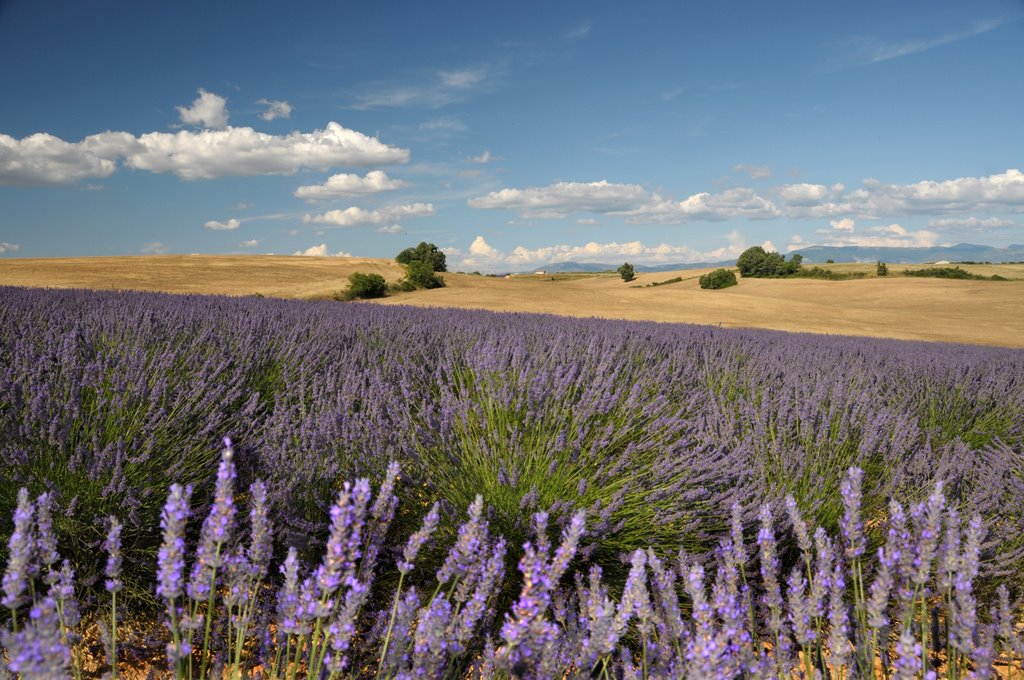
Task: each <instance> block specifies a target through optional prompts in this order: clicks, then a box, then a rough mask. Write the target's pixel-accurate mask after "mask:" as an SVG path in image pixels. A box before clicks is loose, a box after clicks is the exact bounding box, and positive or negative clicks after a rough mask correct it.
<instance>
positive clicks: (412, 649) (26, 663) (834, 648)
mask: <svg viewBox="0 0 1024 680" xmlns="http://www.w3.org/2000/svg"><path fill="white" fill-rule="evenodd" d="M235 474H236V471H235V464H234V458H233V451H232V449H231V445H230V442H227V443H226V447H225V449H224V451H223V453H222V457H221V462H220V465H219V468H218V474H217V485H216V496H215V499H214V501H213V503H212V505H211V507H210V510H209V513H208V514H207V516H206V519H205V521H204V522H203V524H202V531H201V532H200V538H199V541H198V544H197V545H196V546H195V548H194V550H191V551H185V550H184V548H183V543H182V541H183V539H182V536H183V534H184V533H185V531H184V530H185V523H186V520H187V514H186V513H185V512H184V510H183V508H185V507H186V506H187V505H188V503H187V499H188V491H187V490H183V489H182V487H180V486H178V485H175V486H174V487H172V489H171V491H170V493H169V495H168V497H167V501H166V504H165V506H164V510H163V518H164V521H163V530H164V535H163V546H162V548H161V550H160V557H159V560H158V564H157V565H155V566H156V570H157V572H158V580H159V586H158V594H159V596H160V597H161V598H162V599H163V601H164V603H165V611H164V613H163V615H162V616H161V619H162V621H163V623H164V625H165V627H166V635H165V638H166V639H167V640H168V641H169V642H168V643H167V652H166V655H158V656H156V657H155V658H154V659H153V660H151V663H152V667H151V668H150V669H149V670H150V671H153V672H156V673H160V674H164V675H169V676H170V677H174V678H185V677H189V678H192V677H197V676H198V677H200V678H203V677H206V676H210V677H218V678H220V677H267V678H294V677H316V678H322V677H329V678H342V677H351V678H356V677H366V678H369V677H374V678H413V677H416V678H448V677H452V678H463V677H469V678H524V679H525V678H592V677H601V678H625V677H628V678H683V677H686V678H691V677H692V678H706V677H708V678H710V677H716V678H717V677H737V676H740V675H742V676H744V677H753V678H762V677H765V678H767V677H805V678H811V677H832V678H842V677H850V678H875V677H884V678H889V677H898V678H912V677H919V676H921V675H925V676H928V677H938V676H939V675H944V676H945V677H947V678H963V677H974V678H989V677H993V676H994V675H995V674H996V673H999V674H1001V675H1003V676H1010V675H1012V674H1014V673H1024V667H1022V655H1024V632H1022V630H1021V628H1022V626H1021V616H1024V609H1022V607H1021V605H1020V604H1019V603H1018V604H1017V605H1016V606H1014V605H1012V604H1011V597H1010V592H1009V590H1008V589H1007V587H1006V586H1005V585H1001V586H999V588H998V590H997V593H996V598H995V599H994V600H993V601H992V602H991V605H990V607H989V608H987V609H986V608H985V607H984V606H983V605H982V604H981V603H980V600H979V598H978V596H977V593H976V592H975V588H974V584H975V581H976V579H977V576H978V570H979V560H980V555H981V546H982V544H983V542H984V539H985V533H986V528H985V526H984V523H983V521H982V519H981V517H980V516H977V515H976V516H974V517H972V518H971V519H970V520H968V521H966V522H965V521H964V520H963V518H962V517H961V515H960V514H959V513H958V512H957V511H956V510H955V509H953V508H951V507H950V506H949V505H948V504H947V499H946V497H945V495H944V494H943V488H944V486H943V485H942V484H941V483H939V484H936V486H935V487H934V489H933V491H932V493H931V495H930V496H929V497H928V498H927V499H926V500H924V501H921V502H919V503H916V504H913V505H911V506H910V507H909V508H907V507H904V506H903V505H901V504H900V503H899V502H897V501H892V503H891V505H890V508H889V510H888V513H887V516H886V517H885V518H884V519H883V520H882V521H881V528H882V530H883V531H884V533H885V536H886V538H885V543H884V545H883V546H882V547H880V548H879V549H878V552H877V555H875V556H870V555H868V554H867V553H866V552H865V551H864V545H865V544H864V536H863V529H864V526H863V523H862V517H863V515H862V511H863V508H862V507H861V504H860V501H861V493H860V484H861V480H862V478H863V471H862V470H860V469H859V468H850V469H849V471H848V472H847V475H846V477H845V478H844V480H843V482H842V487H843V502H844V512H843V518H842V522H841V526H842V530H841V532H840V533H839V534H836V535H834V536H830V535H829V534H828V533H827V532H826V531H824V530H823V529H822V528H821V527H813V526H812V525H808V523H807V522H806V521H805V520H804V519H803V517H802V515H801V514H800V511H799V508H798V506H797V503H796V501H795V500H794V499H793V498H792V497H791V496H790V497H787V499H786V504H785V505H786V512H785V514H786V516H787V520H786V521H785V522H782V521H779V519H778V518H777V517H776V514H775V513H774V512H773V510H772V508H771V505H770V504H764V505H762V506H761V508H760V510H759V512H758V515H759V523H760V528H759V530H758V532H757V536H756V539H755V540H754V541H751V542H747V541H745V540H744V537H743V533H742V528H741V526H740V522H741V517H742V509H741V508H740V507H739V506H738V505H737V506H735V508H734V513H733V517H734V520H733V527H732V529H731V530H730V531H729V532H728V533H727V534H726V535H725V536H723V537H722V539H721V540H720V542H719V544H718V546H717V547H716V549H715V554H714V556H713V557H711V558H709V559H706V560H702V559H698V558H695V557H693V556H689V555H687V554H686V553H685V552H684V551H680V552H679V554H678V555H677V556H675V557H674V558H672V559H669V560H663V559H662V558H660V557H658V555H657V554H656V553H655V551H654V550H652V549H646V550H644V549H637V550H635V551H634V552H633V553H632V554H631V555H630V557H629V565H630V566H629V573H628V577H627V579H626V582H625V585H624V588H623V590H622V592H621V596H619V597H613V596H612V595H611V594H610V589H609V587H608V585H607V584H606V583H605V581H604V580H603V574H602V571H601V568H600V567H599V566H597V565H593V566H591V567H590V568H589V570H588V571H587V572H585V573H584V572H582V571H579V570H573V569H572V565H574V564H579V561H578V558H579V546H580V544H581V539H582V537H583V536H584V535H585V533H586V530H587V529H586V527H587V520H586V516H585V513H584V512H578V513H576V514H575V515H573V517H572V518H571V520H570V521H569V522H568V523H567V524H566V525H565V527H563V529H562V530H561V532H560V535H559V536H558V540H557V541H555V542H552V541H551V538H550V535H549V533H548V522H549V515H548V513H547V512H544V511H539V512H537V513H535V514H534V515H533V517H532V525H533V528H532V531H533V536H532V538H531V540H530V541H528V542H526V543H525V544H524V545H523V550H522V557H521V558H520V559H519V562H518V571H519V572H520V574H521V576H522V586H521V587H520V590H519V594H518V597H517V598H516V599H515V601H514V602H513V603H512V604H511V605H507V606H501V605H500V604H499V598H498V593H499V592H500V584H501V582H502V581H503V579H504V578H505V574H504V569H505V561H506V560H505V558H506V554H507V551H506V543H505V541H504V539H503V538H501V537H500V536H497V535H495V534H494V533H493V531H492V530H491V527H490V525H489V522H488V520H487V519H486V516H487V515H488V513H487V511H486V508H485V505H484V502H483V500H482V499H481V498H479V497H478V498H477V499H476V500H475V501H474V502H473V504H472V505H471V506H470V508H469V512H468V518H467V519H465V520H464V521H463V522H462V523H461V525H460V526H459V528H458V532H457V539H456V540H455V541H454V542H453V543H452V544H451V545H450V546H449V547H448V549H447V551H446V552H445V558H444V561H443V563H442V566H441V568H440V569H439V570H438V571H437V572H436V574H434V575H433V578H431V575H429V574H422V575H421V578H419V579H414V580H416V581H417V584H416V585H408V586H407V587H404V588H403V581H404V579H405V578H407V577H410V576H412V575H413V574H415V572H416V571H418V570H420V569H418V566H417V564H416V561H417V557H418V554H419V552H420V551H421V549H422V548H423V547H424V545H426V544H428V543H429V542H430V541H431V540H432V535H433V534H434V531H435V529H436V525H437V519H438V515H437V506H436V505H435V506H433V507H432V508H431V510H430V511H429V512H428V513H427V517H426V519H425V520H424V523H423V525H422V526H421V527H420V528H419V529H418V530H417V531H415V532H414V533H413V534H412V535H411V536H410V537H409V538H408V540H407V541H406V542H405V547H404V549H402V550H401V551H382V550H381V548H382V547H383V545H384V543H383V542H382V541H383V539H384V537H385V536H386V535H387V534H388V532H389V527H390V525H391V522H392V519H393V518H394V515H395V510H396V507H397V504H398V498H397V493H396V492H397V489H398V486H399V469H398V467H397V466H396V465H390V466H389V468H388V473H387V476H386V478H385V480H384V482H383V484H382V486H381V488H380V489H379V490H378V492H377V495H376V496H374V495H373V493H372V490H371V487H370V484H369V483H368V482H367V480H365V479H359V480H357V481H356V482H355V483H353V484H348V483H346V484H344V485H343V486H342V488H341V490H340V491H339V492H338V495H337V498H336V500H335V502H334V504H333V505H332V507H331V509H330V532H329V536H328V539H327V542H326V547H325V549H324V550H323V551H322V557H321V558H320V559H319V560H318V562H317V563H315V564H314V565H311V566H310V567H303V565H301V564H300V563H299V560H298V557H297V552H296V551H295V550H294V548H293V549H290V550H289V552H288V556H287V558H286V559H285V560H284V563H283V564H282V565H281V568H280V571H281V572H282V575H283V583H282V585H281V586H280V587H279V588H278V589H277V593H276V596H275V595H274V594H273V593H272V592H269V591H268V590H267V589H266V588H263V587H262V586H261V582H262V580H263V579H264V577H265V571H266V567H267V563H266V553H265V546H266V545H267V538H268V536H269V534H270V533H271V532H272V530H273V529H272V526H271V525H270V524H269V523H268V522H267V520H266V519H265V516H264V513H265V505H264V503H265V498H264V494H263V493H262V491H261V484H260V483H258V482H257V483H256V484H255V485H254V486H253V488H251V489H250V494H249V498H250V502H251V506H250V514H251V517H252V521H251V522H250V529H249V531H248V535H245V532H241V531H238V530H237V528H236V527H235V524H234V522H233V518H234V517H235V515H236V513H237V511H238V509H239V508H237V507H236V505H235V498H234V497H233V495H232V493H231V492H232V490H233V480H234V478H235ZM20 499H21V500H20V502H19V507H18V509H17V512H16V517H15V522H16V525H17V530H16V531H15V532H14V533H13V534H12V535H11V539H10V546H9V548H10V552H11V555H12V558H11V559H10V560H9V561H8V564H7V568H6V571H5V574H4V592H5V596H6V597H5V600H4V604H5V605H6V606H7V607H8V608H9V609H10V612H11V618H10V621H9V622H8V623H7V625H6V628H5V630H4V631H3V634H2V639H0V643H2V646H3V650H2V651H3V657H2V659H0V664H2V665H0V670H2V671H3V672H5V673H6V672H10V673H14V674H18V675H19V677H22V678H56V677H69V676H71V675H74V676H76V677H78V676H80V675H81V673H82V665H81V662H80V659H81V656H80V650H79V648H78V646H77V644H76V642H77V639H78V638H77V637H76V629H77V627H78V625H79V619H78V615H77V604H76V598H75V586H74V580H73V573H72V572H71V569H70V567H69V566H68V563H67V561H65V562H64V566H63V568H62V569H61V570H60V571H59V572H57V571H56V567H55V561H56V560H55V559H53V558H56V559H59V554H58V553H56V550H57V546H55V545H52V544H49V543H48V539H47V537H46V535H45V532H46V522H47V518H46V513H45V509H44V508H45V505H46V502H47V499H45V498H40V499H37V500H36V501H35V502H33V501H32V500H31V499H30V498H29V497H28V495H27V493H25V492H22V493H21V494H20ZM119 528H120V525H119V524H117V523H116V521H112V522H111V528H110V533H109V535H108V539H107V544H108V550H109V554H110V557H109V559H108V574H109V575H110V579H111V581H113V582H114V583H116V580H117V576H116V572H117V566H116V563H117V555H118V554H119V553H118V551H119V549H120V547H119V546H118V545H117V543H118V538H117V536H118V532H119ZM812 529H813V533H814V539H813V541H812V540H811V538H810V533H811V531H812ZM784 539H792V540H794V541H795V543H796V544H797V545H798V546H799V551H800V555H799V556H798V558H797V559H796V560H795V561H794V562H793V564H792V566H791V568H790V569H789V571H788V575H787V574H785V573H784V570H783V567H782V561H781V559H780V553H779V546H780V545H781V543H780V541H782V540H784ZM44 545H47V546H48V548H47V549H46V550H44V549H42V546H44ZM50 549H52V550H53V551H54V552H48V550H50ZM186 552H190V553H191V556H190V557H189V558H188V559H185V553H186ZM383 553H388V554H389V557H390V555H394V557H395V558H396V566H397V569H398V570H399V572H400V574H401V577H400V580H399V583H398V586H397V587H396V588H394V589H393V590H392V589H388V588H381V587H379V586H378V585H377V581H376V576H377V573H378V570H379V569H381V568H385V569H386V568H387V567H386V565H384V563H383V561H382V560H380V559H379V558H380V556H381V555H382V554H383ZM387 561H391V560H390V559H389V560H387ZM187 562H191V563H192V568H191V577H190V578H189V580H188V585H187V587H184V586H183V583H185V573H186V567H187ZM711 573H714V577H711V575H710V574H711ZM431 581H433V583H434V586H433V589H432V591H431V589H430V587H429V583H430V582H431ZM783 583H785V584H786V586H785V589H784V588H783ZM108 589H111V590H112V592H114V593H116V588H115V586H113V585H111V584H110V583H108ZM375 589H376V590H379V591H380V592H379V593H377V595H378V597H376V598H374V597H372V595H371V594H372V593H373V591H374V590H375ZM428 592H429V593H430V594H428ZM681 593H684V594H683V595H681ZM375 602H377V603H379V604H380V605H381V606H379V607H375V606H374V603H375ZM256 621H258V622H259V624H258V625H250V624H252V623H253V622H256ZM107 655H108V657H107V664H108V666H109V668H110V670H111V672H110V674H111V675H112V676H115V677H116V676H117V674H118V658H117V648H116V647H115V646H114V645H110V646H108V648H107Z"/></svg>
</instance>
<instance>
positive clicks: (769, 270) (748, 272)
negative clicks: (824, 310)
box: [736, 246, 804, 278]
mask: <svg viewBox="0 0 1024 680" xmlns="http://www.w3.org/2000/svg"><path fill="white" fill-rule="evenodd" d="M803 259H804V257H803V255H800V254H799V253H794V254H793V256H792V257H791V258H790V259H789V260H788V261H787V260H786V258H785V257H783V256H782V255H780V254H778V253H776V252H768V251H766V250H765V249H764V248H762V247H761V246H754V247H752V248H747V249H746V250H744V251H743V253H742V254H741V255H740V256H739V258H738V259H737V260H736V267H737V268H738V269H739V270H740V274H742V275H743V276H746V277H751V278H779V277H782V276H792V275H793V274H795V273H796V272H798V271H799V270H800V265H801V263H802V262H803Z"/></svg>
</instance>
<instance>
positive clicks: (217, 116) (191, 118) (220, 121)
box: [175, 88, 228, 129]
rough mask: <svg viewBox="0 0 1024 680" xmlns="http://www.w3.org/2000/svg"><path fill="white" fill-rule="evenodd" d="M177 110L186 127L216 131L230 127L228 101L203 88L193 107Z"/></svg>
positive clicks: (178, 107)
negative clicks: (191, 126)
mask: <svg viewBox="0 0 1024 680" xmlns="http://www.w3.org/2000/svg"><path fill="white" fill-rule="evenodd" d="M175 108H176V109H178V117H179V118H180V119H181V122H182V123H184V124H185V125H196V126H201V127H205V128H215V129H220V128H225V127H227V126H228V100H227V99H225V98H224V97H221V96H220V95H216V94H214V93H212V92H207V91H206V90H204V89H203V88H199V96H198V97H196V98H195V99H194V100H193V101H192V106H177V107H175Z"/></svg>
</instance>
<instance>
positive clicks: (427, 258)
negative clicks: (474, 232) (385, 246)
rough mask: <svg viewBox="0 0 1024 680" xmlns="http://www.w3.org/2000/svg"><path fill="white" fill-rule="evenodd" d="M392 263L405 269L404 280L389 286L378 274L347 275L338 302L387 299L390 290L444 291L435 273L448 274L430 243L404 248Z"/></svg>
mask: <svg viewBox="0 0 1024 680" xmlns="http://www.w3.org/2000/svg"><path fill="white" fill-rule="evenodd" d="M395 261H396V262H398V263H399V264H401V265H405V278H403V279H402V280H401V281H399V282H398V283H396V284H393V285H391V286H389V285H388V282H387V281H385V280H384V277H383V276H381V275H380V274H363V273H362V272H355V273H353V274H349V277H348V284H349V285H348V288H347V289H346V290H345V291H344V292H342V293H340V294H338V295H337V298H338V299H341V300H365V299H370V298H379V297H384V296H385V295H387V292H388V290H389V289H391V290H401V291H410V290H416V289H417V288H427V289H429V288H443V287H444V279H443V278H441V277H440V276H438V275H437V272H446V271H448V263H447V262H446V261H445V256H444V253H443V252H441V250H440V249H439V248H438V247H437V246H435V245H434V244H433V243H427V242H422V243H420V244H419V245H418V246H416V247H415V248H406V249H405V250H403V251H402V252H400V253H399V254H398V255H397V256H396V257H395Z"/></svg>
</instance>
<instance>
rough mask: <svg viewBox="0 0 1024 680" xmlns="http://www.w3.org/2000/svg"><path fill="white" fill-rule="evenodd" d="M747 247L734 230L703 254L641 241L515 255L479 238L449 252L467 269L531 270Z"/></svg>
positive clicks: (691, 257)
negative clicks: (565, 263)
mask: <svg viewBox="0 0 1024 680" xmlns="http://www.w3.org/2000/svg"><path fill="white" fill-rule="evenodd" d="M745 247H746V242H745V241H744V239H743V237H742V235H740V233H739V232H737V231H735V230H733V231H732V232H731V233H730V234H729V235H728V244H727V245H724V246H722V247H720V248H716V249H713V250H709V251H699V250H695V249H693V248H690V247H688V246H685V245H681V246H680V245H670V244H667V243H661V244H658V245H647V244H645V243H643V242H641V241H629V242H626V243H618V242H611V243H598V242H596V241H591V242H589V243H586V244H583V245H569V244H559V245H552V246H541V247H539V248H526V247H524V246H517V247H516V248H514V249H513V250H512V251H511V252H503V251H501V250H499V249H498V248H495V247H494V246H492V245H491V244H489V243H487V241H486V240H485V239H484V237H483V236H477V237H476V238H475V239H473V242H472V243H471V244H470V245H469V248H468V249H467V250H466V251H462V250H458V249H451V250H450V251H448V254H449V256H450V257H451V259H452V260H454V261H455V262H456V263H458V265H457V266H459V267H461V268H463V269H467V268H473V269H481V270H490V271H496V270H502V269H505V270H507V269H510V268H512V269H515V268H531V267H537V266H542V265H545V264H551V263H554V262H563V261H578V262H607V261H609V260H611V261H615V260H619V259H628V260H629V261H630V262H633V263H634V264H649V263H650V264H655V263H661V264H664V263H671V262H714V261H719V260H728V259H733V258H735V257H737V256H738V255H739V254H740V253H742V252H743V250H744V248H745Z"/></svg>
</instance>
